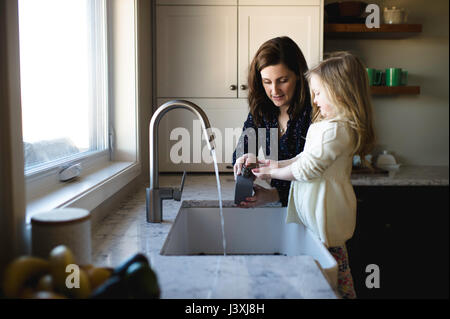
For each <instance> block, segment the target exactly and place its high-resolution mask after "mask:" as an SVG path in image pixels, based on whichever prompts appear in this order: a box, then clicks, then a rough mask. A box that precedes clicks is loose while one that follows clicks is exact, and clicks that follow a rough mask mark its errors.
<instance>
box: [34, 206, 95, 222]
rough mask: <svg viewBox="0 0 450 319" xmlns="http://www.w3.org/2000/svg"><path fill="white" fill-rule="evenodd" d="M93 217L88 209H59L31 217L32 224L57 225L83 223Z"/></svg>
mask: <svg viewBox="0 0 450 319" xmlns="http://www.w3.org/2000/svg"><path fill="white" fill-rule="evenodd" d="M90 217H91V214H90V212H89V211H88V210H86V209H81V208H57V209H53V210H51V211H48V212H42V213H38V214H36V215H33V216H32V217H31V223H32V224H39V225H55V224H67V223H74V222H82V221H85V220H87V219H89V218H90Z"/></svg>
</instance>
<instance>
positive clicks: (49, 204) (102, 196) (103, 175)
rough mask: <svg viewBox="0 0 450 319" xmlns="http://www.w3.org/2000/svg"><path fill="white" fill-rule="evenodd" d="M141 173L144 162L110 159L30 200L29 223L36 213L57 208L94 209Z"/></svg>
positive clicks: (28, 205) (28, 202) (28, 207)
mask: <svg viewBox="0 0 450 319" xmlns="http://www.w3.org/2000/svg"><path fill="white" fill-rule="evenodd" d="M139 173H140V164H139V163H136V162H107V163H105V164H102V165H101V166H99V167H96V168H91V169H90V170H88V171H86V172H85V173H84V174H82V176H81V177H80V178H78V179H76V180H74V181H72V182H69V183H65V184H63V186H60V185H61V184H59V186H58V187H57V188H54V189H51V190H48V191H46V192H44V193H41V194H39V195H38V196H36V197H34V198H32V199H29V200H28V201H27V214H26V223H27V224H29V223H30V220H31V217H32V216H33V215H34V214H36V213H39V212H42V211H48V210H52V209H55V208H62V207H78V208H84V209H87V210H89V211H91V210H93V209H94V208H95V207H97V206H98V205H100V204H101V203H103V202H104V201H105V200H107V199H108V198H109V197H110V196H112V195H114V194H115V193H116V192H118V191H119V190H120V189H121V188H123V187H124V186H125V185H127V184H128V183H129V182H131V181H132V180H133V179H134V178H136V177H137V176H138V175H139Z"/></svg>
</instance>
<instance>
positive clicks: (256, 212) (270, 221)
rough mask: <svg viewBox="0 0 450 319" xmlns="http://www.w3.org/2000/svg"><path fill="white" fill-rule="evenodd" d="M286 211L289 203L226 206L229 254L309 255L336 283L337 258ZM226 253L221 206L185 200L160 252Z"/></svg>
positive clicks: (226, 237)
mask: <svg viewBox="0 0 450 319" xmlns="http://www.w3.org/2000/svg"><path fill="white" fill-rule="evenodd" d="M286 214H287V209H286V207H261V208H248V209H246V208H237V207H224V208H223V216H224V225H225V239H226V255H268V256H269V255H285V256H298V255H309V256H311V257H313V258H314V259H315V260H316V262H317V263H318V264H319V266H320V267H321V268H322V270H323V271H324V273H325V274H326V277H327V279H328V281H329V282H330V284H331V286H332V287H336V285H337V270H338V267H337V263H336V260H335V259H334V258H333V256H332V255H331V254H330V252H329V251H328V249H327V248H326V247H325V246H324V245H323V244H322V243H321V242H320V240H319V239H318V238H317V237H316V236H315V235H314V234H313V233H312V232H311V231H310V230H309V229H307V228H306V227H305V226H304V225H303V224H297V223H289V224H287V223H286V222H285V220H286ZM223 253H224V251H223V244H222V228H221V218H220V210H219V207H189V205H185V203H184V202H183V203H182V205H181V208H180V210H179V212H178V215H177V217H176V218H175V221H174V224H173V225H172V228H171V230H170V232H169V234H168V235H167V238H166V240H165V242H164V245H163V247H162V249H161V255H169V256H180V255H223Z"/></svg>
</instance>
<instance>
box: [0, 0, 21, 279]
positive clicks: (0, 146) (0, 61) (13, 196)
mask: <svg viewBox="0 0 450 319" xmlns="http://www.w3.org/2000/svg"><path fill="white" fill-rule="evenodd" d="M18 32H19V31H18V11H17V1H16V0H8V1H0V274H3V269H4V267H5V266H6V264H7V263H8V262H9V261H10V260H11V259H12V258H13V257H15V256H17V255H20V254H22V253H23V252H24V250H25V245H24V241H23V239H22V238H23V234H24V231H25V227H24V225H25V223H24V219H25V196H24V193H25V186H24V176H23V144H22V125H21V122H22V121H21V118H22V114H21V108H20V103H21V102H20V81H19V41H18V37H17V34H18ZM2 280H3V276H0V287H1V284H2Z"/></svg>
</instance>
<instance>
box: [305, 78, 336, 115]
mask: <svg viewBox="0 0 450 319" xmlns="http://www.w3.org/2000/svg"><path fill="white" fill-rule="evenodd" d="M309 85H310V87H311V91H312V92H313V93H314V104H316V105H317V107H318V108H319V110H320V114H321V115H322V116H323V117H324V118H325V119H327V118H332V117H334V116H335V115H336V108H335V106H334V105H333V103H331V102H330V98H329V96H328V93H327V91H326V89H325V88H324V86H323V85H322V81H321V80H320V78H319V76H318V75H316V74H313V75H311V79H310V84H309Z"/></svg>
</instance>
